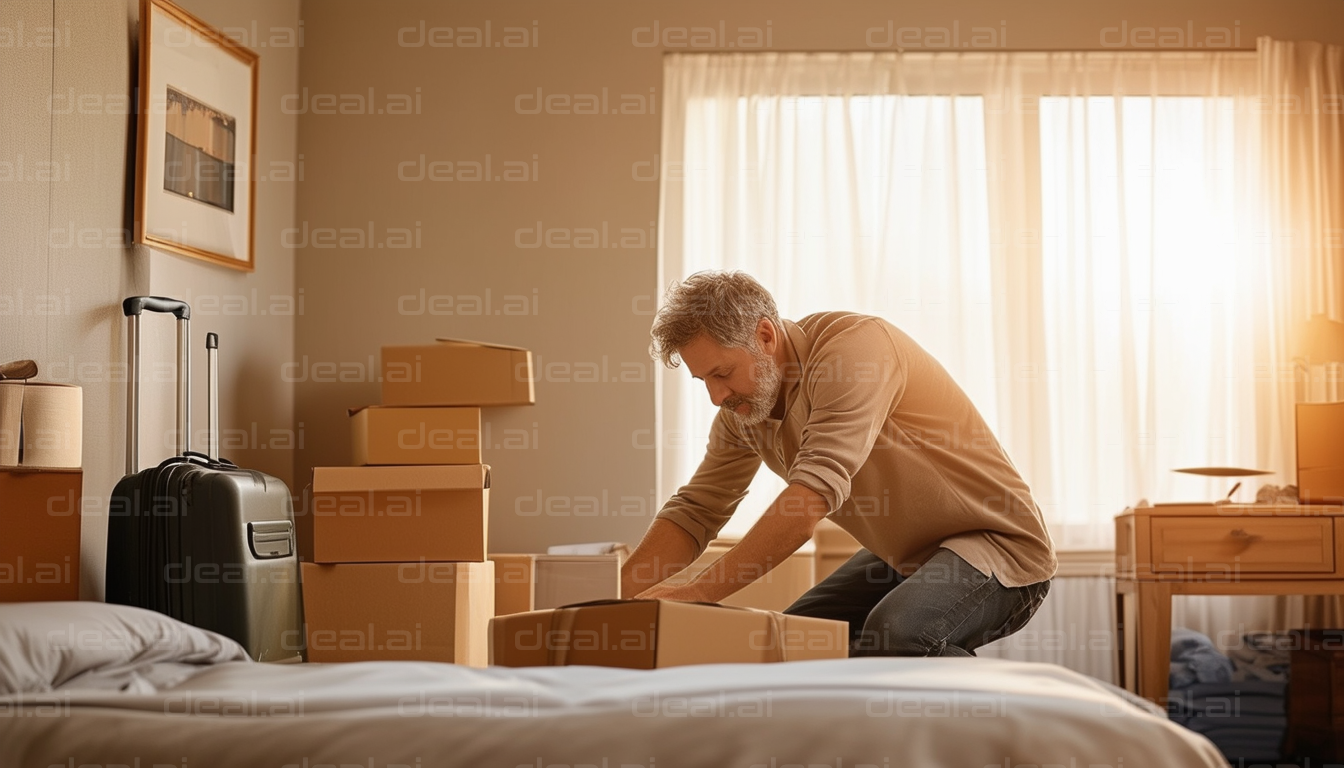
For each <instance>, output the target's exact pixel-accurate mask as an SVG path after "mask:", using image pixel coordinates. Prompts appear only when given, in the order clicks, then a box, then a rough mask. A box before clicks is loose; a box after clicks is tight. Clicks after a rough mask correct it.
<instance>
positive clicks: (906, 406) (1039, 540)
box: [658, 312, 1056, 587]
mask: <svg viewBox="0 0 1344 768" xmlns="http://www.w3.org/2000/svg"><path fill="white" fill-rule="evenodd" d="M784 328H785V331H786V333H785V339H786V343H785V354H786V355H787V356H788V358H789V363H787V364H786V366H785V370H784V383H783V385H782V387H781V395H782V397H783V398H784V412H783V413H784V416H783V419H782V420H776V419H767V420H765V421H764V422H763V423H761V424H758V425H755V426H753V427H749V428H743V427H741V426H739V425H738V424H737V422H736V420H735V419H733V418H731V417H730V416H728V415H727V414H724V413H720V414H718V416H716V417H715V419H714V425H713V427H712V428H711V430H710V438H709V448H708V450H707V452H706V454H705V458H704V461H703V462H702V463H701V464H700V467H699V469H697V470H696V472H695V475H694V476H693V477H692V478H691V481H690V482H689V483H687V484H686V485H684V486H682V487H681V489H680V490H678V491H677V493H676V494H675V495H673V496H672V498H671V499H669V500H668V501H667V503H666V504H664V505H663V508H662V509H661V510H660V511H659V512H658V516H659V517H661V518H664V519H666V520H670V521H672V522H674V523H676V524H677V525H679V526H681V527H682V528H684V529H686V531H687V532H688V533H690V534H691V536H693V537H694V538H695V540H696V542H697V544H698V545H699V547H700V549H701V550H702V551H703V549H704V548H705V546H706V545H707V544H708V542H709V541H710V539H712V538H714V536H715V535H716V534H717V533H718V531H719V529H721V528H722V527H723V525H724V524H725V523H726V522H727V521H728V518H729V517H731V516H732V514H733V511H734V510H735V509H736V508H737V505H738V503H739V502H740V501H741V500H742V498H743V497H744V496H745V495H746V489H747V487H748V486H749V485H750V484H751V480H752V478H753V477H754V476H755V475H756V470H757V469H758V468H759V467H760V465H761V463H762V462H764V463H765V465H766V466H767V467H769V468H770V470H771V471H773V472H774V473H775V474H777V475H779V476H780V477H782V478H784V479H785V480H787V481H788V482H789V483H791V484H792V483H799V484H801V485H804V486H807V487H808V488H811V489H812V490H814V491H816V492H817V493H819V494H821V496H822V497H823V498H824V499H825V500H826V504H827V507H828V509H829V510H830V513H829V514H828V515H827V517H828V518H829V519H831V520H833V521H835V523H836V524H838V525H839V526H840V527H841V528H844V529H845V530H846V531H848V532H849V533H850V534H851V535H852V536H854V538H856V539H858V541H859V543H860V544H861V545H863V547H864V548H866V549H867V550H868V551H870V552H872V553H873V554H875V555H877V556H878V557H881V558H882V559H883V560H885V561H886V562H888V563H889V564H891V566H892V567H894V568H896V569H897V570H898V571H900V572H901V573H903V574H905V575H909V574H910V573H912V572H913V571H914V570H915V569H916V568H918V567H919V566H920V565H921V564H923V563H924V562H925V561H926V560H928V559H929V558H930V557H931V556H932V555H933V554H934V552H935V551H936V550H937V549H938V548H939V547H946V548H948V549H950V550H952V551H953V552H956V553H957V554H958V555H960V556H961V557H963V558H964V559H965V560H966V561H967V562H969V563H970V564H971V565H974V566H975V567H976V568H977V569H979V570H980V571H981V572H982V573H984V574H987V575H989V574H992V575H994V576H997V577H998V579H999V581H1000V582H1002V583H1003V584H1004V585H1006V586H1010V587H1016V586H1023V585H1026V584H1034V583H1036V582H1038V581H1044V580H1045V579H1048V578H1050V577H1051V576H1053V575H1054V573H1055V567H1056V560H1055V553H1054V548H1053V546H1052V545H1051V543H1050V534H1049V533H1048V532H1047V531H1046V527H1045V522H1044V521H1043V520H1042V518H1041V512H1040V509H1039V508H1038V507H1037V506H1036V502H1035V501H1033V500H1032V497H1031V491H1030V489H1028V488H1027V484H1026V483H1025V482H1024V481H1023V480H1022V477H1021V476H1020V475H1018V473H1017V470H1016V469H1015V468H1014V467H1013V464H1012V462H1011V461H1010V460H1009V459H1008V455H1007V454H1006V453H1005V452H1004V450H1003V448H1002V446H1000V445H999V441H998V440H997V439H996V438H995V437H994V435H993V434H992V433H991V432H990V430H989V426H988V425H986V424H985V421H984V419H983V418H982V417H981V416H980V414H979V412H977V411H976V409H975V406H974V405H972V404H971V401H970V398H968V397H967V396H966V393H965V392H963V391H962V390H961V387H959V386H957V383H956V382H955V381H953V380H952V377H951V376H950V375H949V374H948V373H947V371H946V370H944V369H943V367H942V366H941V365H940V364H939V363H938V361H937V360H935V359H934V358H933V356H932V355H930V354H929V353H928V352H925V351H924V349H923V348H921V347H920V346H919V345H918V344H916V343H915V342H914V340H913V339H911V338H910V337H909V336H906V335H905V334H904V333H902V332H901V331H900V330H899V329H897V328H896V327H895V326H893V325H892V324H891V323H888V322H887V321H885V320H883V319H881V318H878V317H872V316H868V315H860V314H854V313H848V312H824V313H820V314H815V315H809V316H807V317H804V318H803V319H802V320H799V321H798V322H797V323H793V322H790V321H787V320H786V321H784Z"/></svg>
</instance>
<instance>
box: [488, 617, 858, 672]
mask: <svg viewBox="0 0 1344 768" xmlns="http://www.w3.org/2000/svg"><path fill="white" fill-rule="evenodd" d="M848 655H849V625H848V624H847V623H845V622H843V621H831V620H830V619H814V618H810V617H805V616H786V615H784V614H782V613H773V612H770V611H757V610H752V609H749V608H730V607H727V606H721V605H709V604H705V603H680V602H674V601H668V600H613V601H603V602H599V603H589V604H586V605H578V606H569V607H565V608H556V609H553V610H547V611H531V612H529V613H515V614H511V615H508V616H496V617H495V618H493V619H491V620H490V663H491V664H497V665H500V666H505V667H533V666H537V667H539V666H564V665H568V664H575V665H591V666H599V667H626V668H629V669H658V668H663V667H678V666H685V665H688V664H734V663H764V662H775V661H802V660H806V659H840V658H845V657H847V656H848Z"/></svg>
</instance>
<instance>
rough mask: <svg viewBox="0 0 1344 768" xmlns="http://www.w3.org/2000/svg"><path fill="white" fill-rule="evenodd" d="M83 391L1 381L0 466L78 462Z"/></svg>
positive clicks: (80, 458)
mask: <svg viewBox="0 0 1344 768" xmlns="http://www.w3.org/2000/svg"><path fill="white" fill-rule="evenodd" d="M83 434H84V390H83V389H81V388H80V387H77V386H75V385H73V384H53V383H49V382H45V381H26V380H21V379H17V380H4V381H0V466H5V467H17V466H24V467H62V468H76V467H79V466H81V465H82V464H83V452H84V437H83Z"/></svg>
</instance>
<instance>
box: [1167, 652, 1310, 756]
mask: <svg viewBox="0 0 1344 768" xmlns="http://www.w3.org/2000/svg"><path fill="white" fill-rule="evenodd" d="M1257 639H1258V638H1257ZM1249 640H1250V638H1249V637H1248V638H1247V641H1248V645H1249ZM1235 672H1236V668H1235V665H1234V664H1233V661H1232V659H1229V658H1228V657H1227V656H1224V655H1223V654H1222V653H1220V652H1219V651H1218V649H1217V648H1216V647H1214V645H1213V642H1212V641H1211V640H1209V638H1208V637H1206V636H1205V635H1202V634H1200V633H1198V632H1195V631H1193V630H1189V629H1174V630H1172V633H1171V681H1170V682H1171V691H1170V694H1169V696H1170V698H1169V699H1168V700H1167V712H1168V714H1169V715H1170V717H1171V719H1172V721H1173V722H1176V723H1179V724H1181V725H1183V726H1185V727H1186V728H1189V729H1190V730H1192V731H1195V732H1196V733H1202V734H1204V735H1205V736H1207V737H1208V739H1209V740H1210V741H1212V742H1213V743H1214V744H1215V745H1216V746H1217V747H1218V749H1219V750H1220V751H1221V752H1222V753H1223V756H1224V757H1226V758H1227V759H1228V760H1229V761H1231V762H1232V763H1233V764H1234V765H1235V764H1238V763H1246V762H1262V761H1269V762H1274V761H1277V760H1278V759H1279V755H1280V750H1281V748H1282V744H1283V735H1284V731H1285V730H1286V728H1287V725H1288V716H1287V712H1286V709H1285V701H1286V693H1287V683H1286V682H1283V681H1275V680H1265V679H1263V678H1258V679H1243V680H1240V681H1238V680H1235V679H1234V676H1235Z"/></svg>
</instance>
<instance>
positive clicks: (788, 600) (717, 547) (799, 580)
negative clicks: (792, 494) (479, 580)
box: [537, 539, 816, 611]
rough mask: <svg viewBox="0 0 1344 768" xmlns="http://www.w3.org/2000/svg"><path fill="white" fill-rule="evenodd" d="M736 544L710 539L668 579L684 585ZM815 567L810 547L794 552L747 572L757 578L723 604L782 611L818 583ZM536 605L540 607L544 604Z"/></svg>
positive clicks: (748, 576) (669, 581) (749, 576)
mask: <svg viewBox="0 0 1344 768" xmlns="http://www.w3.org/2000/svg"><path fill="white" fill-rule="evenodd" d="M734 543H736V542H734V541H731V540H723V539H715V540H714V541H711V542H710V543H709V546H708V547H706V548H705V551H704V553H703V554H702V555H700V557H698V558H696V560H695V562H693V563H691V564H690V565H688V566H687V567H686V568H685V569H684V570H682V571H681V572H680V573H677V574H675V575H673V576H672V577H671V578H670V579H668V580H667V581H668V583H669V584H684V583H686V582H688V581H690V580H691V579H693V578H695V577H696V576H699V575H700V574H701V573H703V572H704V570H705V569H706V568H708V567H709V566H711V565H712V564H713V563H714V561H716V560H718V559H719V558H720V557H723V556H724V554H726V553H727V552H728V550H729V549H732V547H733V544H734ZM815 569H816V564H815V557H814V553H813V551H812V550H811V549H806V550H800V551H798V552H794V553H793V554H792V555H789V556H788V557H787V558H785V559H784V562H782V563H780V564H779V565H777V566H775V567H774V568H772V569H770V570H769V571H767V572H766V573H765V574H763V575H760V574H756V573H748V574H744V576H745V577H746V578H752V577H756V580H755V581H753V582H751V583H750V584H748V585H747V586H745V587H743V588H741V589H739V590H738V591H736V592H734V593H733V594H731V595H729V596H728V597H726V598H724V599H723V600H722V601H721V603H722V604H723V605H733V606H737V607H739V608H760V609H762V610H766V611H782V610H784V609H785V608H788V607H789V606H791V605H793V603H794V601H795V600H797V599H798V598H799V597H802V595H803V593H804V592H806V591H807V590H809V589H811V588H812V585H813V584H815V583H816V582H815V581H814V580H813V575H814V572H815ZM537 607H538V608H541V607H543V606H537Z"/></svg>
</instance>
